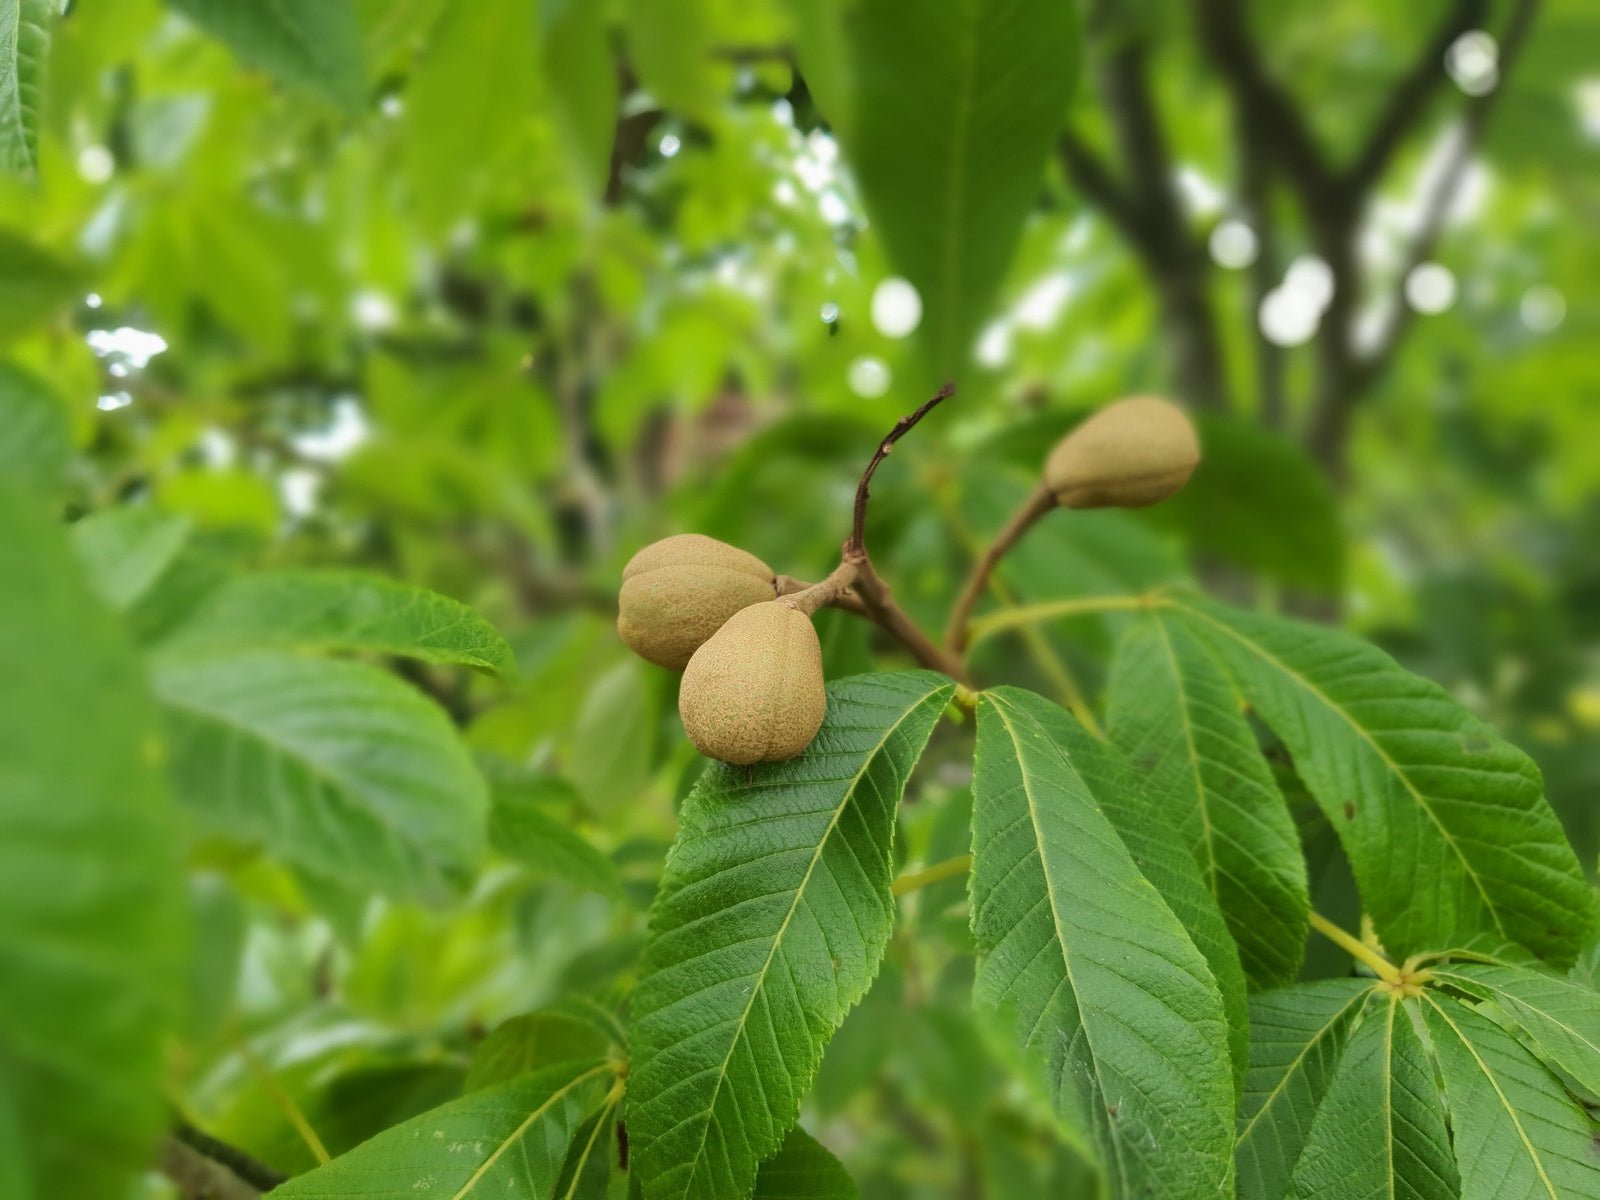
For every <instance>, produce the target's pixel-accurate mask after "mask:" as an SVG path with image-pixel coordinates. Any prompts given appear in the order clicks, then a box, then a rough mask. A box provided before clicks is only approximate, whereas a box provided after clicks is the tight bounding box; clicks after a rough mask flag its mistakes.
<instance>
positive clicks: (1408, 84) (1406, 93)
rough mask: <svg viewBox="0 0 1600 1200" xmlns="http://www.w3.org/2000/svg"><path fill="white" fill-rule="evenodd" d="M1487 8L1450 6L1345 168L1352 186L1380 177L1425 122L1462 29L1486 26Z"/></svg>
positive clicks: (1478, 1)
mask: <svg viewBox="0 0 1600 1200" xmlns="http://www.w3.org/2000/svg"><path fill="white" fill-rule="evenodd" d="M1488 13H1489V0H1456V2H1455V3H1454V4H1452V5H1451V6H1450V8H1449V10H1448V11H1447V12H1446V13H1445V15H1444V19H1443V20H1441V21H1440V22H1439V27H1438V28H1437V29H1436V30H1435V31H1434V34H1433V36H1432V37H1430V38H1429V39H1428V42H1427V44H1426V45H1425V46H1424V47H1423V48H1422V52H1421V53H1420V54H1419V55H1418V56H1417V59H1416V62H1415V63H1413V64H1412V67H1411V69H1410V70H1409V71H1407V72H1406V74H1405V75H1404V76H1403V77H1402V78H1401V79H1400V80H1399V81H1398V82H1397V83H1396V84H1395V86H1394V89H1393V90H1392V91H1391V92H1390V93H1389V98H1388V100H1387V101H1386V102H1385V103H1384V105H1383V111H1382V112H1381V113H1380V114H1379V116H1378V119H1377V120H1376V121H1375V122H1374V123H1373V127H1372V131H1371V132H1370V133H1369V134H1368V135H1367V140H1366V144H1365V145H1364V146H1363V147H1362V149H1361V151H1360V153H1358V154H1357V155H1356V157H1355V160H1354V161H1353V162H1352V163H1351V165H1350V167H1349V169H1348V170H1347V171H1346V172H1345V186H1346V187H1347V188H1349V189H1350V190H1352V191H1353V192H1356V193H1358V194H1359V193H1364V192H1366V191H1368V190H1369V189H1371V188H1372V187H1373V186H1374V185H1375V184H1376V183H1377V182H1378V180H1379V179H1380V178H1381V177H1382V175H1383V172H1384V170H1385V169H1386V168H1387V167H1388V165H1389V163H1390V161H1391V160H1392V159H1393V158H1394V155H1395V152H1396V151H1398V150H1399V148H1400V146H1401V144H1402V143H1403V142H1404V141H1405V139H1406V138H1407V137H1408V136H1409V135H1410V134H1411V132H1412V131H1413V129H1415V127H1416V126H1417V124H1418V123H1419V122H1420V121H1421V119H1422V117H1423V114H1424V113H1425V112H1426V111H1427V108H1428V102H1429V101H1430V100H1432V99H1433V97H1434V95H1435V94H1436V93H1437V92H1439V91H1440V90H1441V89H1442V88H1443V87H1444V85H1445V83H1446V82H1447V80H1448V78H1449V76H1448V75H1447V74H1446V72H1445V69H1444V57H1445V54H1446V52H1447V51H1448V50H1449V49H1450V46H1451V45H1452V43H1454V42H1455V40H1456V39H1457V38H1458V37H1460V36H1461V35H1462V34H1463V33H1466V32H1467V31H1468V30H1470V29H1477V28H1479V27H1480V26H1482V25H1483V22H1484V19H1485V18H1486V17H1487V16H1488Z"/></svg>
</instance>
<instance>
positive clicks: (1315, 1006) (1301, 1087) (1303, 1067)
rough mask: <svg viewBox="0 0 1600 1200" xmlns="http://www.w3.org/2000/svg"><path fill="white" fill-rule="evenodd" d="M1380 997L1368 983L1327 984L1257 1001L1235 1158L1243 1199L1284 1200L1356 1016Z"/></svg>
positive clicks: (1270, 994) (1341, 981)
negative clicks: (1367, 1002)
mask: <svg viewBox="0 0 1600 1200" xmlns="http://www.w3.org/2000/svg"><path fill="white" fill-rule="evenodd" d="M1371 991H1372V985H1371V983H1369V982H1367V981H1365V980H1360V979H1322V980H1318V981H1317V982H1315V983H1302V984H1297V985H1295V986H1293V987H1287V988H1283V989H1281V990H1279V991H1275V992H1264V993H1262V994H1261V995H1259V996H1252V997H1251V998H1250V1069H1249V1071H1248V1073H1247V1074H1246V1075H1245V1085H1244V1097H1243V1099H1242V1100H1241V1101H1240V1103H1239V1122H1238V1131H1237V1134H1236V1138H1235V1149H1234V1154H1235V1157H1236V1159H1237V1161H1238V1164H1239V1200H1279V1198H1280V1197H1282V1196H1284V1195H1286V1194H1287V1193H1288V1190H1289V1176H1290V1172H1291V1171H1292V1170H1293V1169H1294V1165H1295V1162H1296V1160H1297V1159H1299V1157H1300V1152H1301V1150H1303V1149H1304V1148H1305V1144H1306V1138H1307V1136H1308V1135H1309V1133H1310V1130H1311V1124H1312V1119H1313V1116H1314V1114H1315V1113H1316V1111H1317V1106H1318V1105H1319V1104H1321V1103H1322V1097H1323V1094H1324V1093H1325V1092H1326V1091H1327V1088H1328V1083H1329V1080H1331V1079H1332V1078H1333V1072H1334V1068H1335V1066H1336V1065H1337V1063H1338V1061H1339V1055H1340V1053H1341V1052H1342V1051H1343V1050H1344V1046H1345V1041H1346V1039H1347V1038H1348V1037H1349V1034H1350V1027H1351V1025H1352V1024H1353V1023H1354V1022H1355V1018H1356V1014H1357V1013H1358V1012H1360V1011H1361V1006H1362V1004H1363V1003H1364V1002H1365V999H1366V997H1367V996H1368V994H1370V993H1371Z"/></svg>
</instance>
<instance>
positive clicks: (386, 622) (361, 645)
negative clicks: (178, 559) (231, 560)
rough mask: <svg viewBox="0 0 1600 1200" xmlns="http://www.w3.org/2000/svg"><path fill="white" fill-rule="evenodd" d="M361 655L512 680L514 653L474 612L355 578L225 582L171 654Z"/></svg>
mask: <svg viewBox="0 0 1600 1200" xmlns="http://www.w3.org/2000/svg"><path fill="white" fill-rule="evenodd" d="M240 647H245V648H250V649H267V648H269V647H270V648H274V649H283V650H309V651H316V652H322V651H331V650H339V651H365V652H368V653H372V654H395V655H400V656H402V657H405V658H415V659H419V660H421V661H422V662H432V663H454V664H457V665H460V666H467V667H474V668H476V669H478V670H481V671H493V672H498V673H500V674H506V673H507V672H509V671H512V670H514V669H515V666H516V662H515V659H514V658H513V656H512V653H511V647H509V646H508V645H506V642H505V639H504V638H502V637H501V636H500V634H499V632H498V631H497V630H496V629H495V627H494V626H493V625H491V624H489V622H488V621H485V620H484V619H483V618H482V617H480V616H479V615H478V614H477V613H476V612H474V611H473V610H472V609H470V608H468V607H467V606H466V605H465V604H462V603H461V602H460V601H459V600H453V599H451V598H450V597H449V596H441V595H440V594H439V593H438V592H430V591H428V590H427V589H426V588H419V587H414V586H412V585H410V584H406V583H398V582H396V581H395V580H392V579H385V578H383V577H381V576H377V575H367V574H363V573H361V572H359V571H311V570H284V571H259V572H254V573H251V574H247V575H237V576H235V577H233V578H232V579H229V580H228V581H227V582H225V583H224V584H223V585H222V586H221V587H219V588H217V589H216V590H215V591H214V592H212V593H211V594H210V595H209V596H207V597H206V598H205V600H203V601H202V602H201V603H200V605H199V607H198V608H197V609H196V610H195V612H194V613H193V614H192V615H191V616H190V617H189V618H188V619H187V620H186V621H185V622H184V623H183V625H182V626H180V627H179V628H178V629H177V630H175V631H174V632H173V634H172V635H171V637H170V638H169V639H168V641H167V643H166V644H165V648H167V649H170V650H184V651H194V650H202V649H204V650H213V649H218V648H240Z"/></svg>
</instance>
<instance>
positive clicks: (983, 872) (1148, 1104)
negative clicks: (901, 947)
mask: <svg viewBox="0 0 1600 1200" xmlns="http://www.w3.org/2000/svg"><path fill="white" fill-rule="evenodd" d="M1058 711H1059V710H1058V709H1057V707H1056V706H1055V705H1053V704H1051V703H1050V702H1049V701H1047V700H1044V699H1042V698H1041V697H1038V696H1035V695H1032V694H1031V693H1028V692H1025V691H1022V690H1020V689H1016V688H998V689H995V690H993V691H990V692H986V693H985V694H984V696H983V699H982V702H981V703H980V705H979V708H978V748H977V762H976V774H975V777H974V784H973V787H974V813H973V846H972V851H973V863H972V877H971V888H972V909H973V912H972V924H973V933H974V935H975V937H976V940H977V945H978V953H979V963H978V977H977V984H976V995H977V998H978V1000H979V1001H980V1002H981V1003H983V1004H986V1005H989V1006H992V1007H994V1008H997V1009H1001V1010H1005V1011H1007V1012H1008V1013H1009V1015H1010V1017H1011V1018H1012V1019H1013V1020H1014V1021H1015V1029H1016V1035H1017V1037H1018V1040H1019V1041H1020V1042H1021V1043H1022V1045H1023V1046H1024V1047H1025V1048H1026V1049H1027V1050H1028V1051H1029V1052H1030V1053H1032V1054H1033V1055H1035V1056H1036V1057H1037V1058H1038V1059H1039V1060H1040V1061H1041V1062H1042V1065H1043V1066H1044V1068H1045V1073H1046V1082H1047V1084H1048V1086H1049V1089H1050V1094H1051V1099H1052V1102H1053V1103H1054V1105H1055V1107H1056V1109H1057V1111H1058V1112H1059V1113H1060V1114H1061V1115H1062V1117H1063V1118H1064V1119H1065V1120H1066V1121H1067V1122H1068V1123H1069V1124H1071V1125H1072V1126H1074V1127H1075V1128H1076V1129H1078V1130H1080V1131H1082V1132H1084V1133H1085V1134H1086V1135H1087V1136H1088V1138H1089V1139H1090V1140H1091V1142H1092V1144H1093V1146H1094V1148H1095V1151H1096V1153H1097V1156H1098V1158H1099V1160H1100V1166H1101V1168H1102V1170H1103V1172H1104V1174H1105V1176H1106V1179H1107V1181H1108V1183H1109V1185H1110V1189H1111V1194H1112V1196H1113V1197H1117V1198H1123V1197H1134V1196H1145V1195H1150V1196H1172V1197H1191V1196H1192V1197H1201V1196H1215V1195H1219V1194H1227V1192H1228V1190H1229V1189H1231V1187H1232V1181H1233V1135H1232V1114H1233V1109H1234V1103H1233V1100H1234V1092H1233V1084H1232V1076H1231V1071H1230V1068H1229V1062H1228V1029H1227V1021H1226V1018H1225V1016H1224V1013H1223V1006H1222V1000H1221V997H1220V996H1219V995H1218V992H1217V985H1216V982H1215V981H1214V980H1213V978H1212V976H1211V972H1210V970H1209V969H1208V968H1207V966H1206V962H1205V959H1204V958H1203V957H1202V956H1201V954H1200V952H1199V951H1198V950H1197V949H1196V948H1195V945H1194V943H1193V942H1192V941H1191V940H1190V938H1189V935H1188V934H1187V933H1185V931H1184V929H1183V926H1182V925H1181V924H1180V923H1179V921H1178V919H1177V917H1175V916H1174V915H1173V912H1172V910H1171V909H1170V908H1168V907H1167V904H1166V902H1165V901H1163V899H1162V897H1161V894H1160V893H1159V892H1158V891H1157V890H1156V888H1155V887H1154V885H1152V883H1151V882H1150V881H1149V880H1148V879H1146V878H1145V877H1144V875H1142V874H1141V873H1140V871H1139V868H1138V867H1137V865H1136V864H1135V862H1134V859H1133V856H1132V855H1131V854H1130V853H1129V851H1128V848H1127V847H1126V846H1125V845H1124V844H1123V842H1122V840H1121V838H1119V836H1118V834H1117V832H1116V830H1115V829H1114V828H1113V826H1112V824H1111V823H1110V821H1108V820H1107V818H1106V816H1105V814H1104V813H1102V812H1101V811H1100V806H1099V805H1098V804H1097V803H1096V798H1095V796H1094V794H1093V792H1092V791H1091V790H1090V787H1089V786H1088V784H1086V783H1085V781H1084V780H1083V779H1082V778H1081V777H1080V776H1079V774H1078V772H1077V771H1076V770H1075V769H1074V765H1073V763H1072V761H1071V759H1070V757H1069V754H1068V752H1067V751H1066V750H1064V749H1063V748H1062V747H1061V746H1060V745H1058V744H1057V742H1056V741H1055V740H1054V739H1053V738H1052V737H1051V736H1050V735H1049V734H1048V733H1047V732H1046V730H1047V729H1048V727H1049V726H1050V725H1051V724H1052V723H1053V722H1054V721H1055V720H1057V718H1056V717H1055V715H1054V714H1055V713H1056V712H1058Z"/></svg>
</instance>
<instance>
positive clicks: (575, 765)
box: [566, 658, 660, 816]
mask: <svg viewBox="0 0 1600 1200" xmlns="http://www.w3.org/2000/svg"><path fill="white" fill-rule="evenodd" d="M655 695H656V693H655V690H654V689H653V688H652V687H650V686H649V683H648V681H647V679H646V675H645V668H644V666H643V665H642V664H641V663H640V662H639V660H638V659H636V658H625V659H623V660H622V661H621V662H619V663H617V664H616V666H614V667H612V668H611V669H610V670H609V671H607V672H606V673H605V674H604V675H602V676H600V678H599V679H597V680H595V682H594V685H593V686H592V687H591V688H590V689H589V692H588V694H587V695H585V696H584V698H583V705H582V707H581V708H579V709H578V719H577V722H576V724H575V726H574V728H573V731H572V740H571V744H570V745H569V746H568V749H567V754H566V764H567V774H568V776H570V777H571V779H572V782H573V784H574V785H575V786H576V787H577V789H578V794H579V795H581V796H582V797H583V799H584V802H585V803H586V804H588V805H589V807H590V808H591V809H593V810H594V811H595V812H597V813H600V814H601V815H603V816H609V815H614V814H616V813H618V812H620V811H621V810H623V809H624V808H627V807H628V806H630V805H632V804H635V803H637V801H638V799H639V795H640V793H641V792H643V791H644V789H645V788H646V786H648V784H649V782H650V770H651V764H652V762H653V761H654V756H655V731H656V726H657V723H658V721H659V720H660V718H659V716H658V715H657V714H658V710H657V706H656V701H655Z"/></svg>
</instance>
